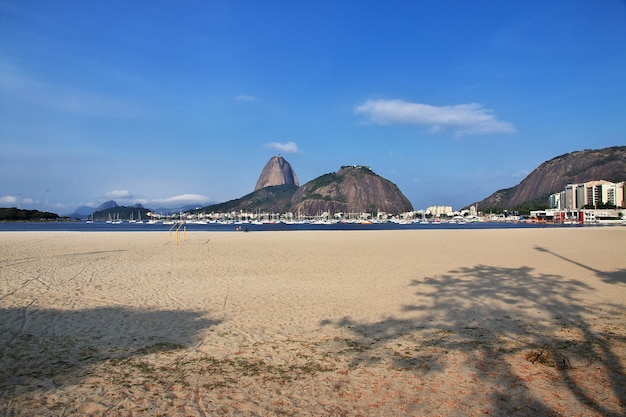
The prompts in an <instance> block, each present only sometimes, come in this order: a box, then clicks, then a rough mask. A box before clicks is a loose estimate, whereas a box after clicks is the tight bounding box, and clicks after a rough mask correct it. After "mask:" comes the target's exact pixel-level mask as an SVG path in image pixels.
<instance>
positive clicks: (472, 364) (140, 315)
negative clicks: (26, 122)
mask: <svg viewBox="0 0 626 417" xmlns="http://www.w3.org/2000/svg"><path fill="white" fill-rule="evenodd" d="M0 314H1V316H0V317H1V319H0V362H1V367H0V416H31V415H32V416H39V415H47V416H78V415H94V416H98V415H106V416H159V415H161V416H209V415H210V416H212V415H233V416H235V415H243V416H247V415H259V416H270V415H305V416H306V415H310V416H313V415H315V416H319V415H336V416H341V415H346V416H358V415H362V416H405V415H416V416H449V415H459V416H461V415H463V416H478V415H481V416H482V415H498V416H541V415H545V416H618V415H622V416H623V415H625V414H626V227H620V226H615V227H584V228H580V227H573V228H550V227H546V228H533V229H498V230H406V231H350V232H348V231H302V232H250V233H245V232H221V233H210V232H188V233H187V236H186V240H183V236H182V235H180V236H179V242H178V244H176V242H175V239H174V236H168V235H167V234H165V233H160V232H137V233H135V232H114V233H108V232H97V233H80V232H78V233H77V232H28V233H17V232H3V233H0Z"/></svg>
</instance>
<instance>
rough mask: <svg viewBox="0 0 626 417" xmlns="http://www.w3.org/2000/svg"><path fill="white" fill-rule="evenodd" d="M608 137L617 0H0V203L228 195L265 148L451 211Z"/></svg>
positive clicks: (248, 179) (619, 15)
mask: <svg viewBox="0 0 626 417" xmlns="http://www.w3.org/2000/svg"><path fill="white" fill-rule="evenodd" d="M617 145H626V3H625V2H624V1H618V0H602V1H591V0H589V1H576V0H563V1H559V0H555V1H517V2H515V1H471V2H469V1H446V0H442V1H436V2H433V1H387V2H380V1H319V0H318V1H311V2H305V1H302V2H294V1H262V2H261V1H216V2H213V1H180V2H173V1H163V2H160V1H155V0H152V1H106V2H104V1H63V0H60V1H54V2H48V1H29V0H20V1H15V0H13V1H5V0H0V206H3V207H10V206H17V205H18V204H19V205H20V207H21V208H33V209H40V210H43V209H45V204H46V199H47V200H48V204H49V210H50V211H54V212H57V213H60V214H64V213H70V212H72V211H73V210H74V209H75V208H76V207H78V206H80V205H93V206H97V205H99V204H100V203H102V202H103V201H106V200H108V199H114V200H116V201H117V202H118V204H125V205H127V204H133V203H142V204H144V206H146V207H148V208H157V207H177V206H180V205H183V204H196V205H198V206H202V205H206V204H209V203H215V202H223V201H227V200H230V199H234V198H239V197H241V196H243V195H245V194H247V193H249V192H251V191H253V189H254V185H255V183H256V180H257V179H258V176H259V174H260V173H261V170H262V169H263V166H264V165H265V164H266V163H267V161H268V160H269V159H270V158H271V157H272V156H274V155H276V154H279V153H280V154H282V155H283V156H284V157H285V159H287V161H289V163H290V164H291V165H292V167H293V168H294V170H295V171H296V173H297V175H298V177H299V178H300V182H301V184H304V183H305V182H307V181H310V180H312V179H314V178H316V177H318V176H320V175H322V174H325V173H329V172H335V171H337V170H338V169H339V168H340V167H341V166H342V165H352V164H360V165H368V166H370V167H371V168H372V169H373V170H374V171H375V172H376V173H377V174H379V175H381V176H383V177H385V178H387V179H389V180H390V181H392V182H394V183H395V184H397V185H398V186H399V188H400V190H401V191H402V192H403V193H404V194H405V195H406V196H407V198H408V199H409V200H410V201H411V203H412V204H413V206H414V208H415V209H421V208H425V207H427V206H431V205H451V206H453V208H455V209H460V208H461V207H463V206H466V205H468V204H470V203H472V202H475V201H479V200H481V199H483V198H485V197H487V196H489V195H490V194H491V193H493V192H494V191H496V190H498V189H502V188H508V187H512V186H514V185H516V184H518V183H519V182H520V181H521V180H522V179H523V178H524V177H525V176H526V175H528V174H529V173H530V172H531V171H532V170H533V169H534V168H536V167H537V166H538V165H540V164H541V163H542V162H544V161H546V160H549V159H551V158H553V157H555V156H558V155H561V154H564V153H568V152H571V151H575V150H582V149H595V148H603V147H608V146H617ZM46 190H48V191H46Z"/></svg>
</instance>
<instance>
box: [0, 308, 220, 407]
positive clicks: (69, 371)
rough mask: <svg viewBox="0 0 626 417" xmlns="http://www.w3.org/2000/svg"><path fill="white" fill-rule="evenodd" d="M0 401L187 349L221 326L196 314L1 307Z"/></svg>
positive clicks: (101, 309) (114, 309) (144, 310)
mask: <svg viewBox="0 0 626 417" xmlns="http://www.w3.org/2000/svg"><path fill="white" fill-rule="evenodd" d="M0 317H2V321H1V322H0V400H1V399H2V397H5V398H6V397H10V396H11V395H12V393H14V392H15V390H16V388H17V387H20V386H22V387H24V386H28V387H30V388H31V389H33V387H35V389H36V387H42V388H41V389H44V390H45V389H46V388H44V387H48V388H49V387H51V386H54V387H55V388H58V387H61V386H63V385H66V384H69V383H70V380H71V379H72V378H69V376H70V375H72V376H74V377H75V376H76V375H80V374H81V372H80V371H81V370H84V369H86V368H88V367H90V366H93V365H97V364H99V363H102V362H105V361H108V360H111V359H121V358H128V357H133V356H141V355H145V354H149V353H159V352H166V351H172V350H178V349H183V348H186V347H188V346H191V345H193V344H194V343H195V342H196V340H198V339H199V338H200V337H201V336H202V334H203V332H204V331H205V330H206V329H208V328H210V327H211V326H214V325H216V324H218V323H219V321H216V320H212V319H210V318H207V317H206V316H205V314H203V313H201V312H196V311H181V310H175V311H167V310H148V309H134V308H128V307H102V308H93V309H85V310H56V309H35V308H32V309H31V308H3V309H0Z"/></svg>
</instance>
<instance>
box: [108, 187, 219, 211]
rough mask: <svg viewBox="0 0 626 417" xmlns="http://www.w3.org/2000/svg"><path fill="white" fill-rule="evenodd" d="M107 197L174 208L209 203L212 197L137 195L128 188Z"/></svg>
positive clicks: (111, 193)
mask: <svg viewBox="0 0 626 417" xmlns="http://www.w3.org/2000/svg"><path fill="white" fill-rule="evenodd" d="M105 198H107V199H112V200H115V201H116V203H118V204H120V205H130V204H141V205H143V206H144V207H148V208H160V207H165V208H174V207H181V206H186V205H192V204H198V205H203V204H208V203H209V202H210V201H211V199H210V198H209V197H207V196H205V195H201V194H179V195H175V196H172V197H166V198H142V197H136V196H135V195H133V193H131V192H130V191H128V190H114V191H111V192H108V193H106V194H105Z"/></svg>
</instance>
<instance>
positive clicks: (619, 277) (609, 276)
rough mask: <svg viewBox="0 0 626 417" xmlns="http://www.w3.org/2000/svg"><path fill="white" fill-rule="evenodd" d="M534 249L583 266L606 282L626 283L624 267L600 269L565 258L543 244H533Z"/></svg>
mask: <svg viewBox="0 0 626 417" xmlns="http://www.w3.org/2000/svg"><path fill="white" fill-rule="evenodd" d="M535 250H536V251H539V252H544V253H548V254H550V255H553V256H555V257H557V258H559V259H561V260H564V261H566V262H569V263H572V264H574V265H576V266H579V267H581V268H584V269H586V270H588V271H591V272H593V273H595V274H596V275H597V276H598V277H599V278H600V279H602V280H603V281H604V282H606V283H607V284H617V283H622V284H626V269H618V270H616V271H611V272H608V271H601V270H599V269H596V268H592V267H590V266H589V265H585V264H583V263H581V262H577V261H575V260H573V259H570V258H567V257H565V256H563V255H560V254H558V253H556V252H554V251H552V250H550V249H547V248H544V247H543V246H535Z"/></svg>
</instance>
